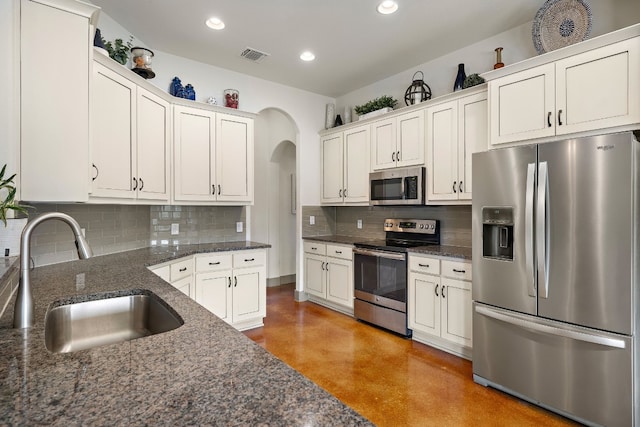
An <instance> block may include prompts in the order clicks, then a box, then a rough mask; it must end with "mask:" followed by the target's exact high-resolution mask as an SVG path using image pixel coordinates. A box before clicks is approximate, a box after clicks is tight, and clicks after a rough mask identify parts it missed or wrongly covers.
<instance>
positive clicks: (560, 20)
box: [532, 0, 592, 54]
mask: <svg viewBox="0 0 640 427" xmlns="http://www.w3.org/2000/svg"><path fill="white" fill-rule="evenodd" d="M591 19H592V17H591V7H590V6H589V4H588V3H587V2H586V0H547V1H546V2H545V4H544V5H543V6H542V7H541V8H540V10H538V13H537V14H536V17H535V19H534V20H533V30H532V36H533V44H534V46H535V48H536V50H537V51H538V53H539V54H542V53H545V52H550V51H552V50H555V49H559V48H561V47H565V46H569V45H572V44H574V43H578V42H581V41H582V40H584V39H586V38H587V37H588V36H589V33H590V32H591Z"/></svg>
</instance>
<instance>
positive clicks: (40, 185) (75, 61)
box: [1, 0, 97, 202]
mask: <svg viewBox="0 0 640 427" xmlns="http://www.w3.org/2000/svg"><path fill="white" fill-rule="evenodd" d="M7 3H9V2H7ZM11 3H14V4H16V5H17V4H18V3H19V2H17V1H13V2H11ZM74 3H77V4H78V5H77V6H75V5H74V9H75V10H80V9H87V10H88V13H87V15H86V16H81V15H80V14H75V13H70V12H67V11H64V10H62V9H60V8H58V7H55V6H47V5H45V4H42V3H36V2H34V1H26V0H23V1H22V2H21V3H20V5H21V6H20V7H21V9H20V34H19V35H18V34H12V37H15V40H16V41H17V40H19V41H20V83H21V84H20V85H19V89H17V90H19V91H20V109H21V110H20V185H19V190H20V195H19V197H20V200H31V201H55V202H63V201H64V202H86V201H87V200H88V198H89V191H90V184H89V174H90V171H89V166H90V162H89V143H88V141H89V138H90V134H89V110H90V108H91V107H90V104H89V79H90V77H91V73H90V68H89V67H90V65H89V64H90V60H89V58H90V56H89V53H90V49H91V41H93V31H92V28H91V26H90V23H89V17H90V14H91V12H92V11H93V12H95V11H97V9H96V8H95V7H93V6H91V5H87V4H84V3H82V4H81V3H80V2H74ZM7 19H12V18H9V17H7ZM16 28H17V27H16ZM18 36H19V37H18ZM13 43H14V41H10V42H9V44H10V45H11V46H14V44H13ZM16 46H17V45H16ZM3 54H4V55H3V56H4V58H5V59H4V60H3V69H6V70H7V72H9V71H10V70H13V69H14V65H13V64H14V63H13V55H14V54H13V52H10V51H8V50H6V51H3ZM16 69H17V68H16ZM3 75H6V74H5V73H4V72H3ZM16 82H17V81H16ZM3 96H4V97H5V98H6V97H7V96H9V97H11V96H12V94H6V93H5V94H4V95H3ZM9 104H12V102H9ZM3 114H4V115H7V114H8V113H7V112H6V111H4V112H3ZM3 136H4V138H3V139H2V142H1V144H7V143H8V140H7V136H8V135H7V134H6V132H4V130H3ZM3 160H6V159H3ZM3 163H4V162H3Z"/></svg>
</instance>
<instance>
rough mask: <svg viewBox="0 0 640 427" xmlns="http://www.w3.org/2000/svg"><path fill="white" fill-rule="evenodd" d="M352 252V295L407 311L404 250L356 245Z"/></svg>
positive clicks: (405, 257)
mask: <svg viewBox="0 0 640 427" xmlns="http://www.w3.org/2000/svg"><path fill="white" fill-rule="evenodd" d="M353 255H354V256H353V259H354V262H353V270H354V283H355V297H356V298H357V299H360V300H363V301H367V302H371V303H373V304H377V305H382V306H384V307H388V308H391V309H394V310H397V311H402V312H406V310H407V256H406V254H405V253H400V252H387V251H380V250H374V249H362V248H355V249H354V251H353Z"/></svg>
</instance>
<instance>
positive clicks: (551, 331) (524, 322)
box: [475, 305, 626, 348]
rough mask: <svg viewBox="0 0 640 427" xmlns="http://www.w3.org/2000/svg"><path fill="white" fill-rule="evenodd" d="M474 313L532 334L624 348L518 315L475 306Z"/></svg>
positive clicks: (620, 342) (610, 340)
mask: <svg viewBox="0 0 640 427" xmlns="http://www.w3.org/2000/svg"><path fill="white" fill-rule="evenodd" d="M475 309H476V313H478V314H481V315H483V316H487V317H490V318H492V319H495V320H499V321H501V322H505V323H509V324H511V325H514V326H518V327H521V328H524V329H528V330H530V331H533V332H537V333H541V334H546V335H553V336H557V337H562V338H569V339H572V340H576V341H583V342H588V343H591V344H597V345H601V346H604V347H613V348H626V343H625V342H624V340H621V339H617V338H611V337H607V336H602V335H596V334H593V333H587V332H581V331H577V330H572V329H565V328H560V327H556V326H552V325H547V324H544V323H538V322H536V321H535V320H529V319H526V318H524V316H521V315H518V314H515V313H514V314H511V313H509V314H507V313H503V312H501V311H498V310H496V309H493V308H489V307H484V306H481V305H476V306H475Z"/></svg>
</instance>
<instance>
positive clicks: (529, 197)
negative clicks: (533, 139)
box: [524, 163, 536, 297]
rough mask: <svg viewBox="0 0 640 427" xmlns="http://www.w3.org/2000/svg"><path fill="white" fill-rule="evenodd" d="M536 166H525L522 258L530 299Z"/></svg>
mask: <svg viewBox="0 0 640 427" xmlns="http://www.w3.org/2000/svg"><path fill="white" fill-rule="evenodd" d="M535 181H536V164H535V163H529V165H528V166H527V187H526V193H525V209H524V258H525V267H526V275H527V291H528V293H529V296H530V297H535V296H536V276H535V270H534V268H533V260H534V254H533V210H534V206H533V197H534V193H535Z"/></svg>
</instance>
